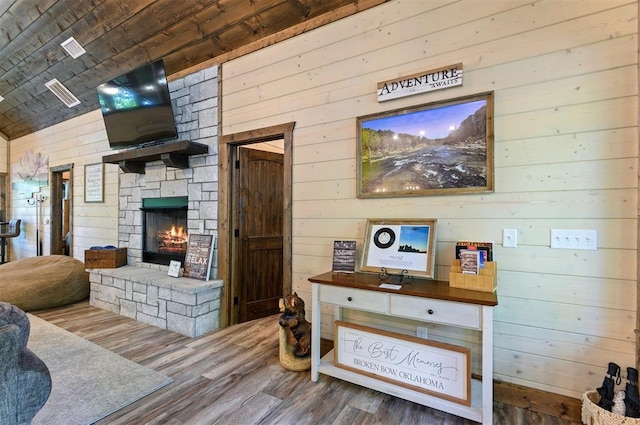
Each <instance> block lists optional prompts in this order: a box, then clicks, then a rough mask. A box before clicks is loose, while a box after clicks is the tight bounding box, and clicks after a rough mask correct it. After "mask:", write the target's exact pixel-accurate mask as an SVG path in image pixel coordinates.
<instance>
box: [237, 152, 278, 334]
mask: <svg viewBox="0 0 640 425" xmlns="http://www.w3.org/2000/svg"><path fill="white" fill-rule="evenodd" d="M238 158H239V160H238V162H237V174H236V176H237V180H236V181H237V208H236V212H237V217H236V220H235V222H236V223H237V226H238V227H237V229H236V230H235V237H236V239H237V242H238V243H237V244H236V246H237V247H238V251H237V252H238V256H239V258H237V261H236V262H235V264H236V267H238V269H237V270H236V273H235V276H237V279H238V280H237V287H238V292H237V294H238V300H237V304H238V305H237V309H238V321H239V322H246V321H249V320H253V319H258V318H261V317H265V316H269V315H272V314H276V313H278V311H279V306H278V302H279V300H280V298H282V296H283V293H282V287H283V267H284V264H283V236H282V233H283V232H282V230H283V212H284V199H283V184H284V182H283V176H284V174H283V158H284V156H283V155H282V154H279V153H273V152H266V151H260V150H256V149H250V148H242V147H240V148H238Z"/></svg>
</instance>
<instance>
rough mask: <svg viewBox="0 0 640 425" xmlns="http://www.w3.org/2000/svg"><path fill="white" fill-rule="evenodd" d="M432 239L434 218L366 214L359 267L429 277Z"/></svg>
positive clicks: (362, 269) (434, 234) (434, 232)
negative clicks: (378, 217) (368, 217)
mask: <svg viewBox="0 0 640 425" xmlns="http://www.w3.org/2000/svg"><path fill="white" fill-rule="evenodd" d="M435 240H436V220H435V219H372V218H370V219H368V220H367V229H366V233H365V239H364V253H363V255H362V265H361V266H360V270H361V271H364V272H376V273H377V272H381V271H382V269H384V270H385V271H386V272H387V273H388V274H399V275H400V274H403V275H404V274H408V275H410V276H419V277H426V278H429V279H433V278H434V274H435V271H434V268H435V267H434V264H435V243H436V242H435ZM405 271H406V272H405Z"/></svg>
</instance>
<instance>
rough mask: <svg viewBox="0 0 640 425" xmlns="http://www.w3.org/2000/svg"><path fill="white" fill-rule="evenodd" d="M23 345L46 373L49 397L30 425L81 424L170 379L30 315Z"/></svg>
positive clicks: (123, 405) (105, 413) (93, 420)
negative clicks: (43, 366) (29, 323)
mask: <svg viewBox="0 0 640 425" xmlns="http://www.w3.org/2000/svg"><path fill="white" fill-rule="evenodd" d="M28 316H29V320H30V322H31V336H30V338H29V344H28V347H29V348H30V349H31V350H32V351H33V352H34V353H36V355H37V356H38V357H40V358H41V359H42V360H43V361H44V362H45V364H46V365H47V367H48V368H49V371H50V372H51V379H52V382H53V385H52V390H51V395H50V396H49V400H47V403H46V404H45V405H44V407H43V408H42V410H40V412H38V414H37V415H36V417H35V418H34V420H33V422H32V425H62V424H64V425H85V424H92V423H94V422H96V421H98V420H100V419H102V418H104V417H105V416H107V415H109V414H111V413H113V412H115V411H117V410H119V409H122V408H123V407H125V406H127V405H129V404H131V403H133V402H135V401H137V400H139V399H141V398H142V397H145V396H147V395H149V394H151V393H152V392H154V391H156V390H158V389H160V388H162V387H164V386H165V385H168V384H169V383H171V382H172V379H171V378H168V377H167V376H165V375H162V374H160V373H158V372H156V371H154V370H152V369H149V368H147V367H144V366H141V365H139V364H137V363H134V362H132V361H130V360H127V359H125V358H124V357H121V356H119V355H117V354H114V353H112V352H111V351H109V350H106V349H104V348H102V347H100V346H98V345H96V344H94V343H92V342H89V341H87V340H85V339H83V338H81V337H79V336H77V335H74V334H72V333H71V332H68V331H65V330H64V329H61V328H59V327H57V326H54V325H52V324H51V323H49V322H47V321H45V320H42V319H40V318H38V317H36V316H34V315H32V314H28Z"/></svg>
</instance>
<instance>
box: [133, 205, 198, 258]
mask: <svg viewBox="0 0 640 425" xmlns="http://www.w3.org/2000/svg"><path fill="white" fill-rule="evenodd" d="M188 203H189V202H188V198H187V197H186V196H178V197H171V198H146V199H143V200H142V208H141V209H142V212H143V218H142V261H143V262H145V263H154V264H162V265H168V264H169V263H170V262H171V260H176V261H180V262H181V263H183V264H184V257H185V254H186V252H187V242H188V235H187V210H188Z"/></svg>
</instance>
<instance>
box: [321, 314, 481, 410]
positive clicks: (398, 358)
mask: <svg viewBox="0 0 640 425" xmlns="http://www.w3.org/2000/svg"><path fill="white" fill-rule="evenodd" d="M334 338H335V341H334V346H335V352H334V363H335V365H336V367H340V368H343V369H348V370H351V371H353V372H357V373H361V374H363V375H367V376H369V377H372V378H376V379H380V380H382V381H386V382H389V383H392V384H395V385H400V386H403V387H405V388H409V389H412V390H414V391H419V392H422V393H425V394H429V395H433V396H437V397H440V398H443V399H446V400H449V401H453V402H456V403H460V404H463V405H465V406H470V405H471V373H470V353H471V352H470V350H469V349H468V348H466V347H459V346H456V345H452V344H445V343H441V342H436V341H430V340H425V339H421V338H417V337H413V336H408V335H402V334H397V333H393V332H388V331H384V330H380V329H376V328H370V327H368V326H362V325H356V324H354V323H348V322H343V321H336V322H335V331H334Z"/></svg>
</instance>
